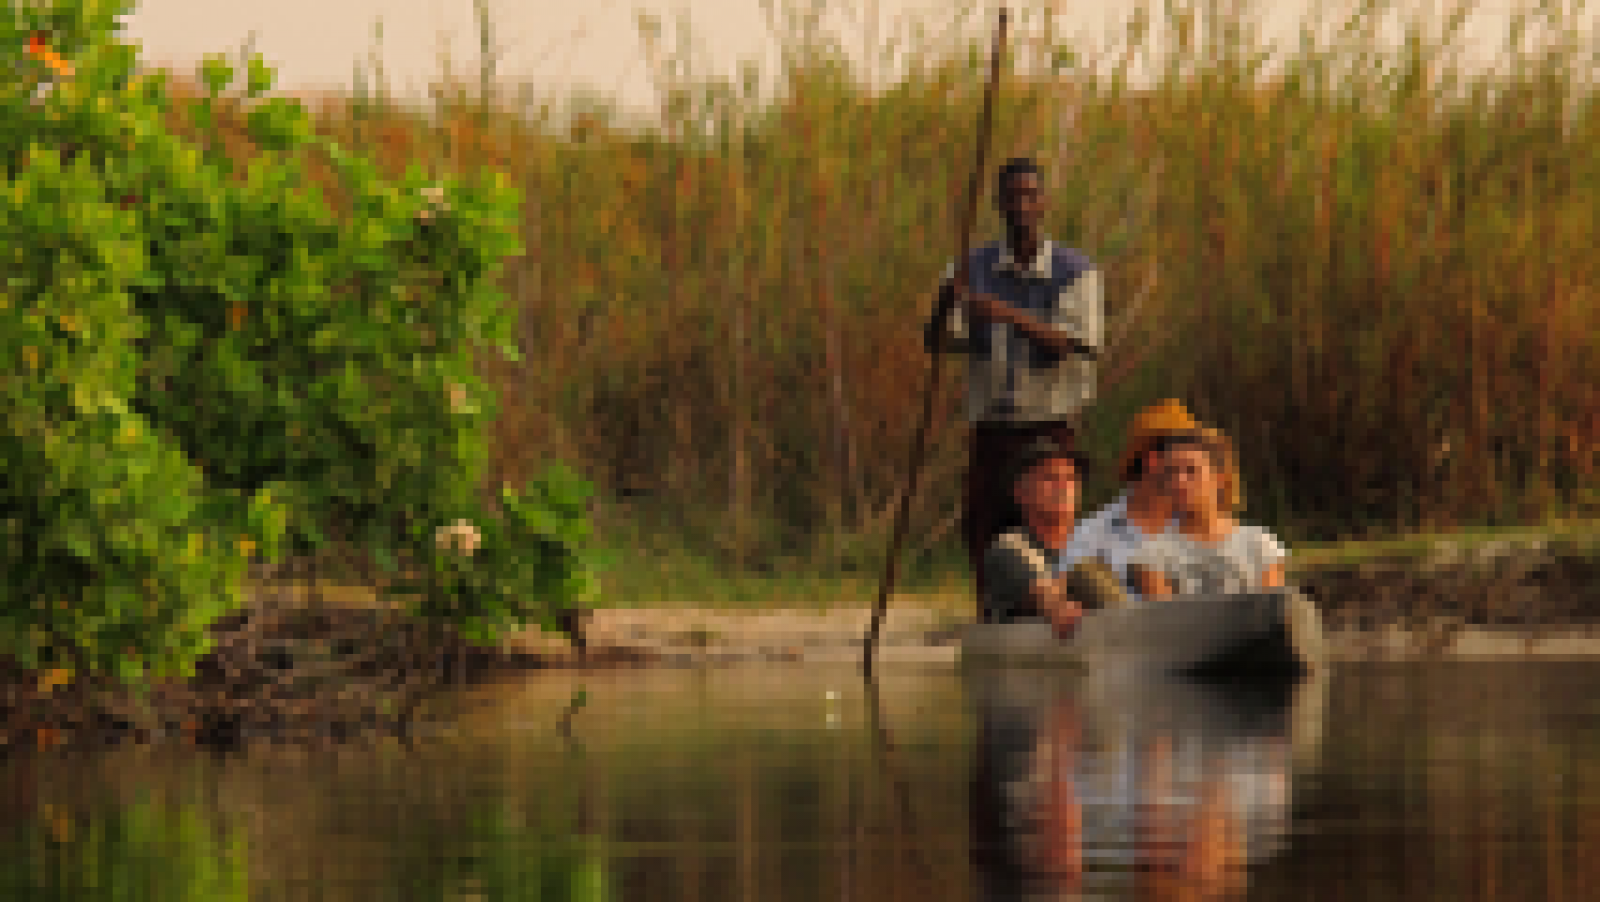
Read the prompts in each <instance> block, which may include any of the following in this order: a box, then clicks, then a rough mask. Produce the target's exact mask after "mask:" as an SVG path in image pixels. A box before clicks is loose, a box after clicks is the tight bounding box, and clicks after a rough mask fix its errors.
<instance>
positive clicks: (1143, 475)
mask: <svg viewBox="0 0 1600 902" xmlns="http://www.w3.org/2000/svg"><path fill="white" fill-rule="evenodd" d="M1199 429H1200V423H1199V422H1198V421H1196V420H1195V419H1194V417H1192V416H1190V415H1189V411H1187V410H1185V409H1184V406H1183V405H1182V404H1181V403H1179V402H1178V401H1177V400H1176V399H1174V398H1168V399H1166V400H1164V401H1161V402H1160V403H1158V404H1153V405H1151V406H1150V407H1147V408H1145V409H1144V410H1141V411H1139V413H1138V414H1137V415H1135V416H1134V418H1133V424H1132V426H1131V427H1130V428H1129V430H1128V444H1127V448H1126V449H1125V450H1124V451H1123V455H1122V463H1121V466H1120V467H1119V468H1118V475H1119V476H1120V477H1121V479H1122V482H1123V485H1124V486H1125V488H1124V489H1123V490H1122V493H1121V494H1119V495H1118V496H1117V497H1116V500H1114V501H1112V502H1111V503H1110V504H1108V505H1106V506H1105V507H1103V508H1101V509H1100V510H1099V511H1097V512H1096V513H1095V514H1094V516H1092V517H1090V518H1088V519H1087V520H1085V521H1084V522H1082V523H1080V524H1079V525H1078V528H1077V530H1075V531H1074V533H1073V540H1072V547H1071V548H1069V549H1066V550H1065V552H1066V553H1064V555H1063V559H1064V560H1068V561H1071V560H1078V559H1081V558H1099V559H1100V560H1101V561H1103V562H1105V564H1106V566H1107V567H1109V568H1110V569H1111V571H1112V572H1113V573H1114V574H1115V575H1116V577H1117V579H1118V580H1119V581H1120V582H1121V584H1122V587H1123V589H1124V590H1125V591H1126V592H1127V593H1128V596H1129V597H1130V598H1134V599H1137V598H1138V597H1139V596H1138V591H1137V586H1136V585H1135V583H1134V581H1133V578H1132V575H1131V574H1130V573H1129V572H1128V565H1129V562H1130V561H1131V560H1132V559H1133V557H1134V555H1135V553H1136V552H1138V550H1139V549H1140V547H1141V546H1142V545H1143V544H1144V542H1145V541H1146V540H1147V539H1148V538H1150V537H1152V536H1156V535H1160V534H1162V533H1164V532H1167V531H1168V530H1170V529H1171V528H1172V526H1173V522H1174V521H1173V517H1174V511H1173V505H1172V499H1171V497H1170V496H1169V494H1168V493H1167V491H1166V489H1165V487H1164V486H1163V485H1162V484H1161V481H1160V476H1161V462H1162V457H1163V455H1164V454H1165V451H1166V444H1167V443H1168V442H1169V441H1170V440H1171V439H1173V438H1175V437H1177V436H1181V435H1186V434H1189V433H1193V432H1195V431H1197V430H1199ZM1067 566H1070V563H1069V564H1068V565H1067Z"/></svg>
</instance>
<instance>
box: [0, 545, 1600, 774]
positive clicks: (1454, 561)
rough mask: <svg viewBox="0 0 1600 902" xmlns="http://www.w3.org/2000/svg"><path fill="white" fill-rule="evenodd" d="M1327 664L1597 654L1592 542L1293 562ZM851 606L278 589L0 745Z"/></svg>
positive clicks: (793, 639)
mask: <svg viewBox="0 0 1600 902" xmlns="http://www.w3.org/2000/svg"><path fill="white" fill-rule="evenodd" d="M1293 579H1294V581H1295V582H1296V583H1297V584H1298V585H1299V586H1300V587H1301V589H1302V590H1303V591H1305V592H1306V593H1307V594H1308V595H1310V596H1311V597H1312V598H1313V599H1315V600H1316V602H1317V604H1318V606H1319V608H1320V609H1321V610H1322V613H1323V618H1324V624H1325V626H1326V628H1327V630H1328V643H1327V644H1328V648H1329V651H1330V654H1331V657H1332V659H1333V660H1334V661H1336V662H1338V661H1363V660H1408V659H1429V658H1433V659H1438V658H1454V659H1469V660H1470V659H1505V658H1588V657H1596V658H1600V537H1592V538H1582V539H1563V540H1538V539H1531V540H1526V541H1521V542H1513V541H1505V542H1493V543H1487V544H1482V545H1478V546H1475V547H1471V548H1463V547H1460V546H1451V545H1448V544H1441V545H1439V546H1436V547H1435V548H1433V549H1431V550H1429V551H1427V552H1426V553H1421V554H1418V553H1410V554H1396V555H1394V556H1392V557H1388V558H1378V557H1370V556H1369V557H1365V558H1363V559H1361V560H1360V561H1359V562H1352V563H1343V564H1341V563H1337V562H1327V561H1324V562H1320V563H1316V564H1314V565H1306V566H1300V567H1296V568H1295V571H1294V574H1293ZM968 616H970V615H967V614H966V613H965V610H964V599H960V598H940V599H923V598H919V597H917V596H902V597H899V598H897V599H895V603H894V604H893V605H892V606H891V608H890V610H889V614H888V617H887V619H886V620H885V623H884V625H883V634H882V648H881V651H880V660H881V661H882V662H884V663H885V664H886V665H892V664H899V663H903V664H911V663H918V664H929V665H942V664H950V663H954V662H955V660H956V658H957V655H958V651H959V649H958V644H957V635H958V627H959V626H960V624H961V623H963V622H964V621H965V620H966V619H967V617H968ZM869 623H870V610H869V609H868V608H867V607H865V606H859V607H854V606H852V607H845V606H838V607H833V608H831V609H828V610H825V611H815V612H805V611H794V610H777V611H761V612H749V613H746V612H734V611H727V610H697V609H688V608H674V609H654V610H652V609H602V610H597V611H595V612H593V614H592V615H591V616H590V618H589V619H588V622H587V624H586V625H585V627H584V630H583V636H584V638H585V640H586V641H585V646H586V647H585V648H583V649H578V648H575V647H574V645H573V643H572V642H570V641H569V639H568V637H566V636H564V635H562V634H559V633H556V634H550V633H543V632H540V631H538V630H537V629H531V630H522V631H518V632H516V633H514V634H512V635H510V636H508V637H507V638H506V639H505V641H503V642H502V643H501V644H500V646H499V647H497V648H490V649H482V648H473V647H471V646H469V645H468V644H467V643H465V642H463V641H461V640H460V638H459V637H457V636H455V635H454V634H453V633H452V632H451V631H450V630H448V629H440V628H430V627H426V626H424V625H422V624H418V623H416V622H415V621H412V620H409V619H407V618H405V617H404V616H402V615H401V614H400V613H398V612H397V611H393V610H388V609H385V608H383V607H381V606H376V605H373V604H371V603H363V602H361V601H359V600H352V598H351V597H348V596H347V597H343V598H339V597H335V598H327V597H322V598H318V597H316V596H311V597H310V599H309V600H308V596H307V595H306V593H304V592H303V591H299V592H297V591H295V590H293V589H291V588H286V587H284V586H281V585H269V586H264V587H262V588H261V589H259V590H257V591H256V592H255V593H253V596H252V603H251V605H250V607H249V608H248V609H246V610H244V611H241V612H239V613H236V614H234V615H231V616H229V617H227V618H225V619H224V620H223V621H221V622H219V623H218V624H217V625H216V626H215V627H214V630H215V633H216V639H217V642H216V647H215V648H214V650H213V651H212V652H211V654H209V655H208V656H207V657H206V658H205V659H204V660H203V661H202V662H201V665H200V667H199V668H198V670H197V672H196V674H195V676H194V678H193V679H191V680H187V681H172V682H169V683H166V684H163V685H159V686H156V687H154V689H153V690H152V691H151V692H150V693H148V694H147V695H146V696H144V697H142V698H140V697H137V696H135V695H133V694H131V693H128V692H126V691H124V690H121V689H118V688H117V687H114V686H111V685H109V684H93V683H82V682H80V683H76V684H71V685H68V686H55V687H51V686H47V685H40V684H39V683H38V681H37V675H35V674H28V673H25V672H22V671H21V670H20V669H18V668H16V667H14V666H6V665H4V664H3V663H0V706H3V707H0V752H3V750H4V749H6V748H15V747H17V746H18V745H29V746H31V745H41V744H42V745H52V744H56V743H60V742H67V741H73V742H82V741H113V740H116V741H120V740H125V739H134V740H156V739H163V738H176V739H180V740H182V741H188V742H195V743H199V744H212V745H231V744H236V743H240V742H245V741H250V740H252V739H258V738H262V739H275V740H291V741H306V740H310V741H330V740H339V739H344V738H350V737H353V736H357V735H360V734H364V733H370V732H384V733H392V732H397V731H398V732H403V731H404V730H405V729H406V728H407V726H408V724H409V722H410V715H411V714H412V713H414V712H415V710H416V709H417V706H418V705H420V704H422V703H423V702H424V701H425V700H426V699H427V698H428V697H429V696H431V695H433V694H436V693H438V692H439V691H442V690H444V689H447V688H449V687H450V686H453V685H461V684H464V683H471V682H476V681H480V680H483V679H487V678H493V677H495V676H497V675H506V674H511V673H518V672H527V671H531V670H538V669H544V668H580V669H594V668H609V667H619V666H620V667H633V666H646V665H649V666H680V667H702V666H719V665H733V664H755V663H773V664H800V663H805V662H840V661H854V660H859V658H860V655H861V650H862V643H863V641H864V639H863V637H864V636H865V634H866V631H867V628H868V624H869Z"/></svg>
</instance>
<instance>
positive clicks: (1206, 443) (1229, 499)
mask: <svg viewBox="0 0 1600 902" xmlns="http://www.w3.org/2000/svg"><path fill="white" fill-rule="evenodd" d="M1181 445H1194V446H1195V447H1197V448H1199V449H1200V450H1201V451H1203V452H1205V455H1206V459H1207V460H1208V461H1210V463H1211V468H1212V469H1213V470H1215V471H1216V474H1217V478H1218V479H1219V480H1220V481H1221V483H1222V484H1221V485H1220V486H1219V487H1218V488H1217V494H1218V495H1219V497H1218V499H1217V506H1218V507H1219V508H1220V509H1221V510H1222V512H1223V513H1225V514H1232V513H1236V512H1238V511H1239V510H1241V509H1242V508H1243V507H1244V480H1243V479H1242V478H1241V477H1240V475H1239V459H1238V457H1237V456H1236V455H1235V454H1234V453H1233V440H1232V439H1230V438H1228V436H1227V433H1225V432H1223V431H1222V430H1220V429H1216V428H1213V427H1211V426H1202V427H1200V428H1199V429H1194V430H1191V431H1189V432H1185V433H1181V434H1179V435H1175V436H1173V437H1172V438H1171V440H1170V443H1169V444H1168V445H1167V447H1168V448H1169V449H1171V448H1176V447H1179V446H1181Z"/></svg>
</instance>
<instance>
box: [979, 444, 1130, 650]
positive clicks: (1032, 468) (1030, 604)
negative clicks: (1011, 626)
mask: <svg viewBox="0 0 1600 902" xmlns="http://www.w3.org/2000/svg"><path fill="white" fill-rule="evenodd" d="M1086 470H1087V464H1086V462H1085V461H1084V459H1083V458H1082V457H1080V456H1078V455H1077V454H1075V453H1073V452H1070V451H1066V450H1063V449H1062V448H1061V446H1059V445H1057V444H1056V443H1055V442H1053V441H1051V440H1050V439H1048V438H1041V439H1038V440H1036V441H1034V442H1032V443H1031V444H1029V445H1027V446H1026V447H1025V448H1024V449H1023V450H1022V451H1021V453H1019V454H1018V455H1017V458H1016V460H1015V461H1014V462H1013V464H1012V467H1011V470H1010V473H1009V478H1008V480H1007V484H1008V485H1010V486H1011V500H1012V502H1013V504H1014V505H1015V507H1016V510H1017V513H1018V519H1019V520H1020V521H1021V522H1020V525H1019V526H1017V527H1016V528H1014V529H1011V530H1009V531H1007V532H1003V533H1001V534H1000V535H999V536H998V537H997V538H996V539H995V540H994V541H993V542H992V543H991V544H990V545H989V549H988V551H987V553H986V554H985V558H984V569H985V571H986V573H987V575H988V576H987V580H986V584H985V586H984V593H983V619H984V622H986V623H1012V622H1016V621H1019V620H1031V619H1044V620H1047V621H1049V622H1050V624H1051V625H1053V626H1054V627H1055V628H1056V632H1057V634H1058V635H1060V636H1062V637H1063V638H1064V637H1066V636H1068V635H1070V634H1071V633H1072V631H1073V629H1074V628H1075V627H1076V626H1077V622H1078V618H1079V617H1080V616H1082V614H1083V611H1084V610H1085V608H1094V607H1098V606H1101V605H1105V604H1119V603H1121V601H1120V599H1118V598H1117V597H1116V596H1117V595H1118V594H1120V589H1119V587H1117V586H1116V585H1115V581H1114V580H1113V579H1111V578H1110V577H1109V575H1104V576H1103V577H1102V578H1100V579H1098V580H1097V579H1096V575H1097V572H1096V571H1095V570H1093V569H1092V568H1078V569H1070V567H1069V570H1068V572H1067V573H1065V574H1064V575H1062V576H1059V577H1058V576H1056V575H1055V573H1056V570H1057V564H1058V560H1057V559H1058V558H1059V557H1060V549H1062V548H1063V547H1065V546H1066V545H1067V544H1068V543H1069V541H1070V539H1071V538H1072V531H1073V521H1074V520H1075V518H1076V517H1077V514H1078V492H1079V489H1080V487H1081V486H1082V478H1083V475H1084V473H1085V471H1086Z"/></svg>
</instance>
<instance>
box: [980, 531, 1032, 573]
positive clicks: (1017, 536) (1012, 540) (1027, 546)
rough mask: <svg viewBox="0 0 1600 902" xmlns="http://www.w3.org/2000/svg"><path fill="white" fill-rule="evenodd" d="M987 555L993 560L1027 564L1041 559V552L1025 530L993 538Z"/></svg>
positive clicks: (1007, 532)
mask: <svg viewBox="0 0 1600 902" xmlns="http://www.w3.org/2000/svg"><path fill="white" fill-rule="evenodd" d="M988 554H989V555H990V556H991V557H995V558H1007V559H1015V560H1018V561H1022V562H1025V563H1028V564H1034V563H1036V561H1035V559H1036V558H1041V557H1042V556H1043V552H1042V551H1041V550H1040V549H1039V548H1038V547H1037V546H1036V545H1034V543H1033V539H1032V538H1030V537H1029V536H1028V532H1027V530H1024V529H1011V530H1007V531H1006V532H1003V533H1001V534H999V535H997V536H995V537H994V540H993V541H991V542H990V543H989V549H988Z"/></svg>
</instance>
